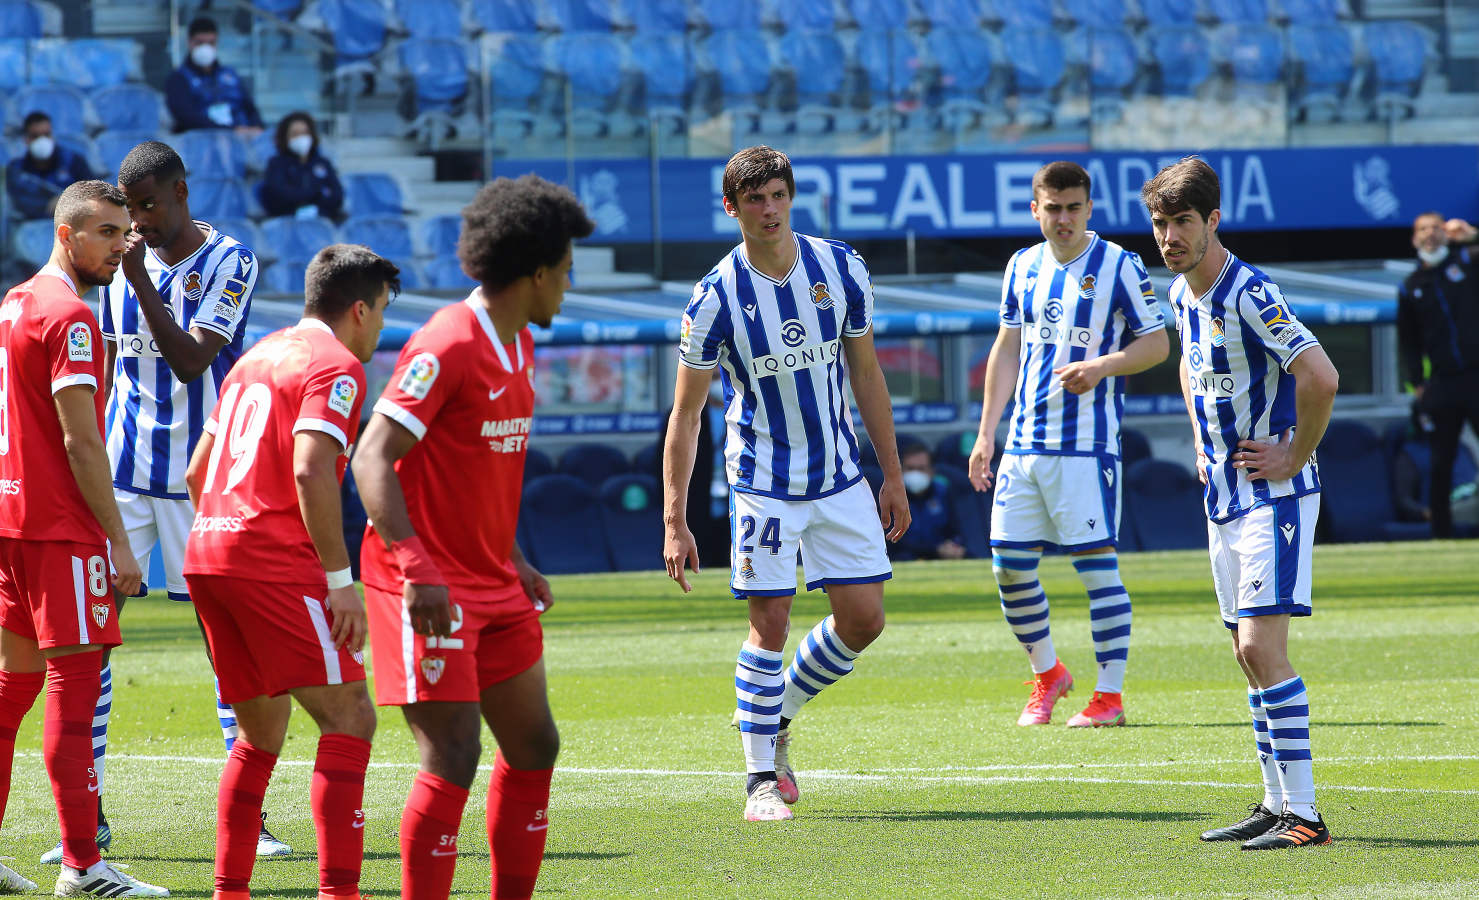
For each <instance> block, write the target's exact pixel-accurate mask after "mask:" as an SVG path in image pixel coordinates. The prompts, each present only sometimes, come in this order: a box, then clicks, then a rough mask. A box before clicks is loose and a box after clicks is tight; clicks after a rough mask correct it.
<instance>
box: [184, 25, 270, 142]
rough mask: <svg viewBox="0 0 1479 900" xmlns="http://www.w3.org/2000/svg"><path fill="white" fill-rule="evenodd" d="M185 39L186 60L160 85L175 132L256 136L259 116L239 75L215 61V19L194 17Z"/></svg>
mask: <svg viewBox="0 0 1479 900" xmlns="http://www.w3.org/2000/svg"><path fill="white" fill-rule="evenodd" d="M189 36H190V49H189V53H188V56H187V58H186V59H185V61H184V62H182V63H180V67H179V68H178V69H175V70H174V71H173V72H171V73H170V74H169V78H168V79H166V80H165V82H164V94H165V100H166V102H168V104H169V113H170V115H171V116H173V117H174V120H175V130H176V131H194V130H196V129H199V128H231V129H235V131H236V133H237V134H239V135H241V136H242V137H246V138H252V137H256V136H257V135H258V134H260V133H261V131H262V116H261V114H260V113H258V112H257V104H256V102H255V101H253V100H252V94H251V91H249V90H247V86H246V83H245V82H243V81H242V80H241V76H240V75H238V74H236V70H235V69H233V68H231V67H230V66H225V65H222V64H221V63H220V62H219V61H218V53H217V47H216V42H217V38H218V37H219V34H218V29H217V28H216V22H215V20H214V19H211V18H208V17H206V16H198V17H197V18H196V19H195V20H194V21H192V22H191V23H190V28H189Z"/></svg>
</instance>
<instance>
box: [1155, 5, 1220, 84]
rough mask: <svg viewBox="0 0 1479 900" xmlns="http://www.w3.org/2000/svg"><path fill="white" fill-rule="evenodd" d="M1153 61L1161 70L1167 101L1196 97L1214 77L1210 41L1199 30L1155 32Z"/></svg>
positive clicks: (1161, 81)
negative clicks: (1212, 75) (1211, 77)
mask: <svg viewBox="0 0 1479 900" xmlns="http://www.w3.org/2000/svg"><path fill="white" fill-rule="evenodd" d="M1152 21H1154V20H1152ZM1150 58H1151V59H1153V60H1154V61H1155V64H1156V66H1157V67H1158V68H1159V70H1160V93H1161V94H1163V95H1165V96H1167V97H1190V96H1192V95H1193V94H1195V93H1196V91H1197V88H1199V87H1201V86H1202V84H1203V82H1205V81H1206V80H1207V79H1208V78H1209V77H1210V76H1211V74H1212V62H1211V50H1210V49H1209V48H1208V46H1207V38H1206V36H1205V35H1204V34H1202V32H1201V30H1200V29H1198V28H1196V27H1171V28H1160V29H1155V30H1153V31H1152V32H1151V38H1150Z"/></svg>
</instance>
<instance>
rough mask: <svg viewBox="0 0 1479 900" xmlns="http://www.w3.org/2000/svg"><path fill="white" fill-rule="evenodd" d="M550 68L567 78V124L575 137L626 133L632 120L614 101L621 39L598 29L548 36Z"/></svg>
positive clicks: (620, 65) (620, 66)
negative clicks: (568, 103) (551, 65)
mask: <svg viewBox="0 0 1479 900" xmlns="http://www.w3.org/2000/svg"><path fill="white" fill-rule="evenodd" d="M551 40H552V44H551V46H550V51H549V56H550V59H551V60H552V61H553V63H554V70H555V71H556V72H557V73H558V74H560V75H562V76H563V77H564V78H566V79H568V80H569V83H570V90H569V91H568V92H567V94H566V96H567V97H568V98H569V99H570V102H571V106H570V107H569V109H568V110H567V112H568V115H569V119H568V121H569V125H570V127H571V128H572V129H573V134H574V136H575V137H578V138H587V137H595V136H598V135H629V134H631V133H633V128H634V122H633V120H632V118H631V116H630V115H627V114H626V113H625V111H624V110H623V109H621V108H620V107H619V104H618V94H619V93H620V92H621V90H622V83H623V80H624V74H625V73H624V64H623V58H622V57H623V53H622V44H621V41H620V40H619V39H618V38H616V37H615V36H614V35H611V34H605V33H600V32H592V31H587V32H574V33H570V34H562V35H559V36H558V37H555V38H552V39H551Z"/></svg>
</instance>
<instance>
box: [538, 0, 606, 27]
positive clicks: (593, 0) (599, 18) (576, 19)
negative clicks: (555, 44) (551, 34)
mask: <svg viewBox="0 0 1479 900" xmlns="http://www.w3.org/2000/svg"><path fill="white" fill-rule="evenodd" d="M614 5H615V4H614V3H612V2H611V0H545V2H544V17H543V18H542V19H541V22H540V24H541V25H542V26H543V27H545V28H547V29H549V30H551V31H610V30H611V29H612V27H613V26H614V25H615V24H616V21H615V18H614V10H613V6H614Z"/></svg>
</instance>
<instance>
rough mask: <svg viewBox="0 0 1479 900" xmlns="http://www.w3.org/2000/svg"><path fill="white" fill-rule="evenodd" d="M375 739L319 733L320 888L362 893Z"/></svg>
mask: <svg viewBox="0 0 1479 900" xmlns="http://www.w3.org/2000/svg"><path fill="white" fill-rule="evenodd" d="M369 765H370V742H369V741H367V740H365V739H364V738H357V737H354V736H352V735H348V734H326V735H324V736H323V737H320V738H319V739H318V756H317V757H316V758H315V759H314V761H313V789H312V796H313V801H312V802H313V830H314V831H316V832H317V833H318V894H319V896H320V897H323V896H324V895H325V894H327V895H330V896H334V897H359V873H360V867H361V866H362V865H363V864H364V861H365V813H364V810H363V809H362V808H361V807H362V806H363V805H364V799H365V769H367V768H369Z"/></svg>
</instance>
